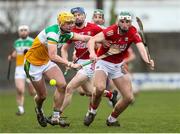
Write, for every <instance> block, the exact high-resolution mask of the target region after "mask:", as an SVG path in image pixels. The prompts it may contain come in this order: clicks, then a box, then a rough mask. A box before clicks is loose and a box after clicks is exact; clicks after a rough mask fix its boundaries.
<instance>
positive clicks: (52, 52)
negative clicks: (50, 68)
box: [48, 44, 69, 66]
mask: <svg viewBox="0 0 180 134" xmlns="http://www.w3.org/2000/svg"><path fill="white" fill-rule="evenodd" d="M48 54H49V58H50V59H51V60H52V61H54V62H57V63H62V64H65V65H66V66H69V62H68V60H65V59H63V58H62V57H60V56H59V55H57V45H55V44H53V45H48Z"/></svg>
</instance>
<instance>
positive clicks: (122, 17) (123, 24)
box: [118, 11, 132, 33]
mask: <svg viewBox="0 0 180 134" xmlns="http://www.w3.org/2000/svg"><path fill="white" fill-rule="evenodd" d="M131 22H132V16H131V14H130V13H129V12H126V11H124V12H121V13H120V14H119V16H118V27H119V30H120V32H121V33H126V32H127V31H128V30H129V27H130V26H131Z"/></svg>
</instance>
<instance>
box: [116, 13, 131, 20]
mask: <svg viewBox="0 0 180 134" xmlns="http://www.w3.org/2000/svg"><path fill="white" fill-rule="evenodd" d="M124 19H126V20H129V21H132V15H131V14H130V13H129V12H127V11H123V12H120V14H119V16H118V21H119V20H124Z"/></svg>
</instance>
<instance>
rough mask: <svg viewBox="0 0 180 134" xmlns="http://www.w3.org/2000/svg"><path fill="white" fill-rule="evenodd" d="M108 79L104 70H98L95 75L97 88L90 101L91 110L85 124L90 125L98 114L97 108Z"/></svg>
mask: <svg viewBox="0 0 180 134" xmlns="http://www.w3.org/2000/svg"><path fill="white" fill-rule="evenodd" d="M106 80H107V75H106V73H105V72H104V71H103V70H96V71H95V76H94V85H95V90H94V91H93V95H92V100H91V102H90V106H89V107H90V110H88V112H87V114H86V116H85V118H84V125H86V126H89V125H90V124H91V123H92V122H93V120H94V118H95V115H96V110H97V108H98V106H99V104H100V101H101V96H102V95H103V93H104V90H105V89H106Z"/></svg>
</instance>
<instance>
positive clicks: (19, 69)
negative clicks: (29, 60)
mask: <svg viewBox="0 0 180 134" xmlns="http://www.w3.org/2000/svg"><path fill="white" fill-rule="evenodd" d="M14 78H15V79H26V73H25V71H24V66H16V68H15V75H14Z"/></svg>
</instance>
